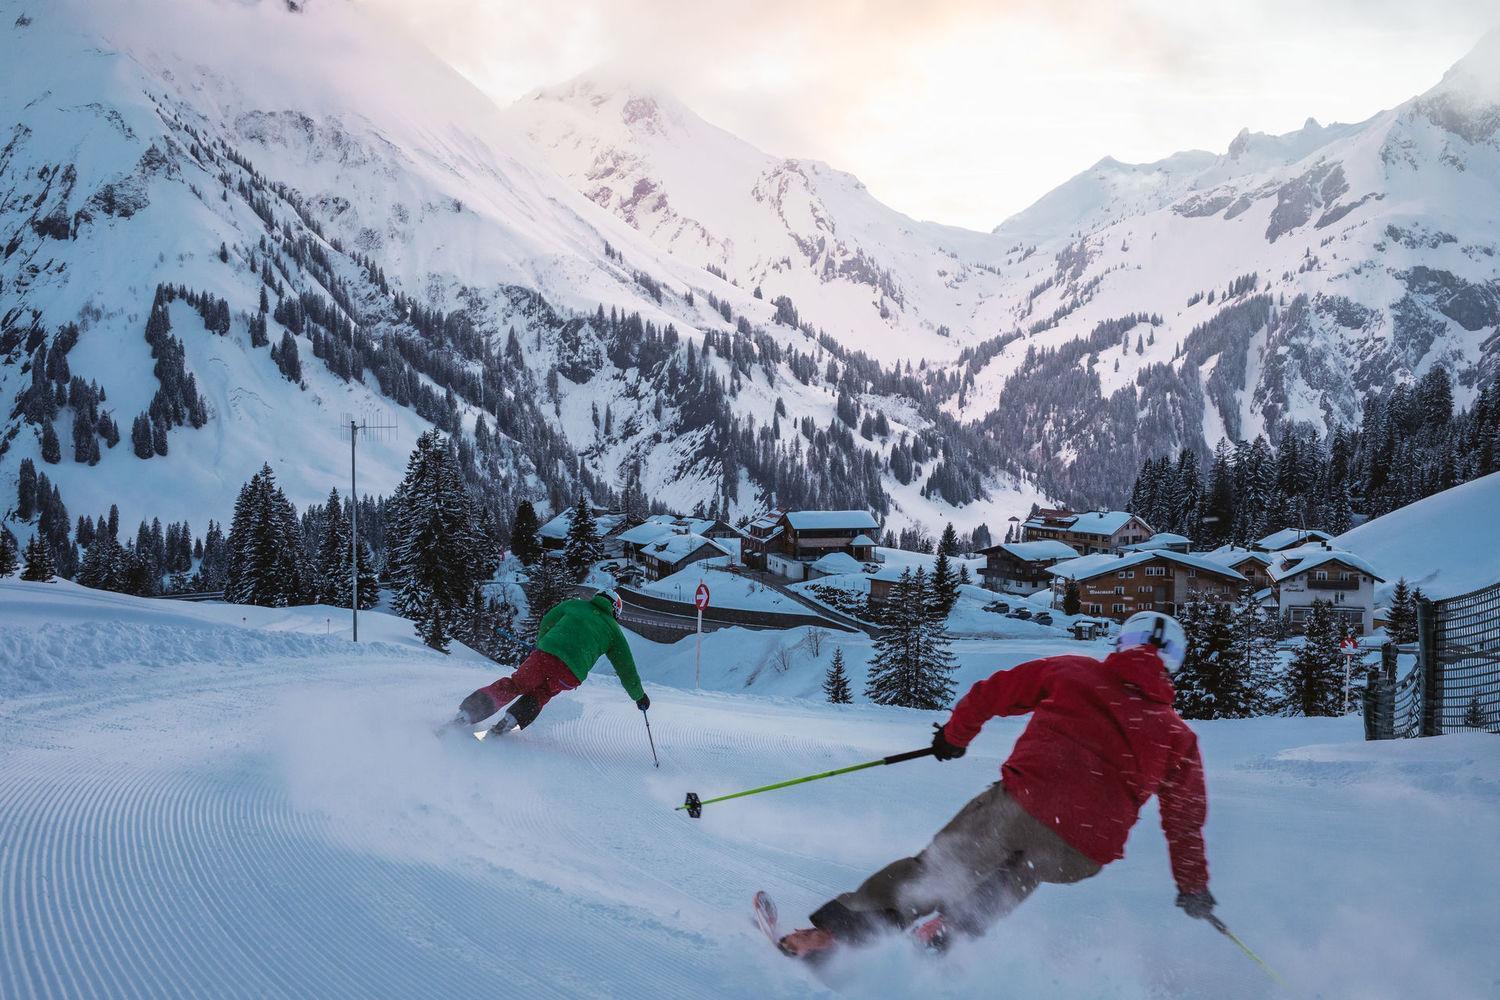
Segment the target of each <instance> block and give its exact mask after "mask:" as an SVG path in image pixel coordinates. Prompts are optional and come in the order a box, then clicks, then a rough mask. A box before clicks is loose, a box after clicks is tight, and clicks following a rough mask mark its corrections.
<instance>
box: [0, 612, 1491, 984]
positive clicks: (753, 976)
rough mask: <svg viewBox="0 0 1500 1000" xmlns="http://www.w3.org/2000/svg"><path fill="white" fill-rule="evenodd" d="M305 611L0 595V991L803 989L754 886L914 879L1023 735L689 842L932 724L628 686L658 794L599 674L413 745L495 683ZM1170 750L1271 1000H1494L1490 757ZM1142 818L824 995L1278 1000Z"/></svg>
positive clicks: (1293, 744)
mask: <svg viewBox="0 0 1500 1000" xmlns="http://www.w3.org/2000/svg"><path fill="white" fill-rule="evenodd" d="M241 616H243V617H244V618H245V619H246V620H245V622H244V623H243V625H244V626H246V627H243V628H242V627H241V624H242V623H241V622H240V618H241ZM326 617H327V614H326V610H325V609H308V610H293V611H256V610H255V609H244V608H234V607H223V606H217V607H210V606H197V607H183V606H180V605H174V604H162V603H156V602H148V601H138V600H133V599H129V598H121V597H118V596H115V595H105V594H97V593H93V592H88V591H83V590H79V589H77V588H73V587H69V586H67V585H34V584H20V583H15V582H4V583H0V695H3V696H4V697H3V701H0V995H3V996H6V997H32V996H105V995H107V996H169V995H180V996H323V997H334V996H361V997H370V996H450V997H451V996H455V995H463V996H468V995H477V994H488V993H497V992H498V993H503V994H504V995H508V996H525V997H547V996H560V997H581V996H583V997H587V996H597V997H650V998H652V1000H656V998H663V997H679V996H680V997H702V996H705V995H714V996H723V997H757V998H760V997H766V996H831V995H834V994H832V993H831V992H829V990H828V988H827V987H825V986H824V985H823V984H822V983H820V982H819V981H818V980H816V979H814V978H812V977H810V976H809V975H808V974H807V973H806V972H805V971H804V970H802V969H800V968H799V967H797V966H795V965H793V964H791V963H789V962H787V961H785V960H783V959H782V958H780V957H779V956H778V955H776V954H775V953H774V952H772V951H771V950H770V949H769V948H768V947H767V946H766V945H765V943H764V942H763V941H762V940H761V939H760V937H759V935H758V933H757V932H756V931H755V930H754V929H753V928H751V927H750V925H749V922H748V919H747V908H748V900H749V897H750V895H751V893H752V892H753V891H754V890H755V889H757V888H761V887H765V888H767V889H769V890H771V891H772V892H773V893H774V894H775V895H776V896H777V898H778V900H779V901H780V903H781V905H782V908H783V911H784V913H785V914H786V916H787V918H788V919H792V920H795V919H797V918H798V917H800V915H801V914H802V913H805V912H806V911H807V910H808V909H810V908H811V907H812V906H814V905H816V904H817V903H818V902H820V901H821V900H822V899H824V898H825V897H827V896H828V895H830V894H832V893H834V892H836V891H838V890H841V889H844V888H847V887H850V886H852V885H853V884H854V883H855V882H856V881H857V880H858V879H859V878H860V877H862V875H863V874H865V873H866V872H868V871H869V870H871V869H872V868H873V867H874V866H876V865H878V864H880V863H883V862H884V861H887V860H889V859H890V858H892V857H894V856H896V855H897V854H899V853H903V852H907V851H911V850H914V849H916V848H917V847H919V846H920V845H921V844H922V843H923V842H924V841H925V839H926V837H927V836H928V835H929V834H930V833H931V832H932V830H933V829H935V828H936V827H937V826H938V825H939V824H940V823H942V822H943V821H944V820H945V819H946V818H947V817H948V816H949V814H951V813H952V812H953V811H954V810H955V809H956V808H957V807H958V806H959V805H960V804H961V803H962V802H963V801H965V800H966V799H967V798H968V797H969V796H970V795H972V794H973V793H975V792H976V791H977V790H979V789H980V788H982V787H983V786H984V785H985V784H986V783H987V782H989V781H990V780H992V779H993V777H994V775H995V770H996V767H997V765H998V763H999V761H1000V759H1001V758H1002V757H1003V755H1004V754H1005V752H1006V751H1007V749H1008V748H1009V746H1010V744H1011V742H1012V740H1013V739H1014V737H1015V736H1016V734H1017V733H1018V732H1019V730H1020V723H1019V722H1018V721H996V722H994V723H992V724H991V725H990V727H989V728H988V729H987V730H986V732H985V733H984V735H983V736H982V737H981V738H980V740H979V741H978V742H977V744H976V745H975V747H974V749H973V751H972V752H971V753H970V754H969V755H968V756H967V757H966V758H964V759H963V760H961V761H957V762H954V763H951V764H941V765H940V764H937V763H935V762H932V761H920V762H915V763H913V764H909V765H904V766H902V767H898V768H891V769H882V770H878V771H874V772H868V773H863V774H858V775H852V776H848V777H844V778H840V779H835V780H830V781H826V782H820V783H817V784H814V785H809V786H805V787H803V788H798V789H792V790H788V791H784V792H780V793H775V794H772V795H766V796H762V797H757V798H754V799H747V800H744V801H740V802H736V803H733V804H725V805H723V806H719V807H714V806H710V807H708V810H707V811H706V813H705V815H704V818H703V819H702V820H700V821H697V822H694V821H691V820H689V819H687V818H686V817H685V816H684V815H683V814H682V813H677V812H674V811H673V810H672V806H673V805H675V804H677V803H678V802H680V801H681V797H682V794H683V792H684V791H686V790H687V789H694V790H696V791H699V792H700V793H703V794H705V795H708V794H712V793H718V792H724V791H729V790H733V789H736V788H740V787H744V786H748V785H751V784H758V783H761V782H764V781H769V780H773V779H776V778H780V777H784V776H790V775H794V774H800V773H807V772H810V771H814V770H821V769H824V768H828V767H833V766H836V765H839V764H844V763H850V762H853V761H857V760H861V759H867V758H870V757H873V756H876V755H879V754H884V753H888V752H891V751H895V750H901V749H905V748H908V747H912V746H917V745H920V744H922V743H925V741H926V739H927V735H928V724H929V722H930V721H931V720H932V719H933V718H935V715H934V714H933V713H922V712H912V711H902V710H894V709H880V708H874V707H869V706H855V707H852V708H845V709H835V708H831V707H828V706H824V705H819V704H817V703H814V702H808V701H795V700H789V699H765V698H756V697H749V696H732V695H726V694H713V693H704V694H694V693H692V692H690V691H684V690H671V689H667V688H664V687H662V686H661V685H660V684H659V683H658V682H657V681H656V678H655V674H654V668H653V663H651V662H646V663H645V665H644V666H645V669H644V672H645V675H646V679H647V685H648V687H649V688H650V690H651V693H652V697H653V701H654V703H655V707H654V708H653V710H652V721H653V726H654V729H655V733H656V740H657V746H658V748H659V749H660V751H661V756H662V768H661V770H660V771H654V770H652V768H651V766H650V762H649V757H648V754H647V750H646V745H645V734H644V732H643V730H642V727H641V723H640V713H638V712H637V711H636V710H635V709H634V707H633V706H632V705H630V703H629V702H628V700H627V699H625V698H624V697H622V695H621V693H620V690H619V687H618V684H617V683H616V682H615V680H614V679H613V678H612V677H611V676H609V674H608V670H607V668H606V669H601V670H600V671H599V672H597V673H596V675H595V677H594V678H593V679H591V680H590V682H589V683H587V684H585V685H584V686H583V687H582V688H581V689H580V690H579V691H577V692H575V693H574V694H572V695H569V696H567V697H565V698H564V699H561V700H559V701H558V702H556V703H554V704H553V705H552V706H550V707H549V708H548V710H547V711H546V712H545V713H544V714H543V715H542V717H541V718H540V719H539V720H538V722H537V723H536V725H535V726H534V727H532V728H531V729H529V730H528V731H527V732H526V733H525V734H523V735H522V736H520V737H518V738H515V739H510V740H506V741H504V742H503V743H502V744H501V745H498V746H496V745H488V744H480V743H473V742H471V741H469V740H467V739H454V740H451V741H447V742H440V741H438V740H434V739H433V738H432V737H431V736H429V735H428V730H429V727H430V725H431V723H432V722H433V721H434V720H436V719H439V718H442V717H444V716H445V715H447V714H448V713H449V712H451V710H452V707H453V705H454V703H455V702H456V701H457V700H458V699H459V698H460V697H461V696H462V695H463V694H465V693H467V692H468V691H469V690H470V689H471V688H472V687H474V686H475V685H476V684H478V683H481V682H482V681H484V680H486V679H488V678H489V677H490V676H491V675H492V673H493V670H492V669H491V667H490V666H489V665H487V664H486V663H484V662H482V661H480V660H479V659H478V658H477V657H475V656H473V655H472V654H469V653H467V652H466V651H462V650H459V651H457V652H456V653H455V655H454V656H452V657H451V658H443V657H439V656H437V655H435V654H431V653H427V652H424V651H422V650H420V649H419V648H417V647H416V646H415V645H414V644H413V643H412V642H411V640H410V637H409V633H407V632H406V631H405V629H406V626H405V625H404V624H403V623H401V622H398V621H395V620H392V619H388V618H383V617H382V616H378V615H369V616H367V620H368V623H369V624H368V628H369V630H370V632H369V634H370V635H372V636H376V637H378V638H379V640H380V642H379V643H370V644H368V645H366V646H363V647H362V648H360V649H359V650H357V651H356V650H355V649H354V648H353V647H352V646H350V645H348V644H347V643H346V642H344V641H342V640H340V639H339V638H337V636H325V635H323V634H321V633H322V631H323V630H324V629H325V628H327V627H329V626H328V625H327V624H326V623H325V621H324V619H325V618H326ZM127 640H128V641H127ZM640 652H641V653H642V654H643V660H644V659H645V654H647V653H648V652H650V649H649V648H648V647H645V646H643V647H642V648H641V649H640ZM23 657H24V658H25V659H24V661H23V659H22V658H23ZM25 670H39V671H42V672H43V673H45V675H46V676H45V683H40V682H38V681H36V680H35V678H33V679H30V680H21V678H22V677H23V671H25ZM710 679H712V677H711V678H710ZM1198 729H1199V732H1200V735H1201V738H1202V742H1203V746H1204V753H1205V757H1206V760H1207V765H1208V772H1209V788H1210V791H1211V794H1212V797H1213V807H1212V810H1211V815H1210V820H1209V825H1208V830H1207V833H1208V842H1209V853H1210V858H1211V862H1212V865H1213V871H1214V891H1215V893H1216V895H1217V896H1218V897H1219V899H1220V901H1221V906H1220V910H1221V913H1222V915H1223V916H1224V917H1225V919H1227V920H1228V921H1229V922H1230V924H1231V925H1232V926H1234V927H1235V928H1236V929H1237V930H1238V931H1240V933H1241V934H1242V935H1243V936H1244V937H1245V939H1246V940H1247V941H1249V942H1250V943H1251V944H1252V945H1253V946H1254V947H1256V948H1257V949H1259V950H1260V951H1261V952H1262V953H1263V954H1264V955H1265V956H1266V958H1267V959H1268V960H1269V961H1271V962H1272V963H1274V964H1275V965H1276V967H1277V968H1278V969H1279V971H1281V972H1282V974H1283V975H1285V976H1286V977H1287V978H1288V979H1289V980H1290V981H1291V982H1292V983H1293V984H1294V986H1295V988H1296V992H1297V993H1298V994H1299V995H1303V996H1314V995H1321V996H1324V997H1355V996H1358V997H1366V998H1370V997H1400V998H1402V1000H1406V998H1409V997H1413V996H1444V997H1480V996H1492V995H1493V987H1494V983H1495V981H1496V979H1497V977H1500V958H1497V955H1496V953H1495V951H1494V949H1493V940H1494V935H1495V931H1496V928H1497V927H1500V902H1497V900H1496V898H1495V896H1494V894H1493V893H1492V892H1490V891H1488V887H1490V886H1493V885H1495V884H1497V882H1500V857H1497V855H1496V853H1495V852H1494V850H1493V845H1492V843H1491V840H1492V831H1493V830H1495V829H1496V828H1497V824H1500V781H1497V778H1496V775H1497V774H1500V740H1495V739H1493V738H1491V737H1485V736H1469V737H1444V738H1441V739H1434V740H1426V741H1420V742H1419V741H1411V742H1402V743H1390V744H1364V743H1361V742H1359V731H1358V724H1357V722H1356V721H1355V720H1353V719H1349V720H1287V719H1272V720H1264V721H1257V722H1248V723H1223V724H1211V725H1202V726H1199V727H1198ZM1156 826H1157V824H1156V817H1155V809H1154V807H1150V808H1148V811H1147V815H1146V816H1144V817H1143V819H1142V822H1141V824H1140V826H1139V827H1138V828H1137V830H1136V833H1135V836H1134V837H1133V838H1132V840H1131V843H1130V846H1129V851H1130V856H1129V858H1127V859H1126V860H1125V861H1123V862H1121V863H1119V864H1117V865H1113V866H1111V867H1110V868H1109V869H1107V870H1106V871H1105V873H1104V874H1102V875H1101V876H1100V877H1098V878H1096V879H1093V880H1091V881H1088V882H1086V883H1083V884H1080V885H1077V886H1072V887H1066V888H1064V887H1049V888H1044V889H1043V890H1041V891H1040V892H1038V894H1037V895H1036V897H1034V898H1033V899H1032V900H1031V901H1029V902H1028V903H1027V904H1026V905H1025V906H1024V907H1023V908H1022V909H1021V910H1020V911H1018V913H1017V914H1016V915H1015V916H1014V917H1013V918H1012V919H1010V920H1009V921H1008V922H1007V923H1006V924H1005V925H1004V926H1003V927H1001V928H999V929H997V930H996V931H995V932H994V933H993V934H992V935H991V936H990V937H989V938H988V939H987V940H986V941H985V942H983V943H982V944H980V945H977V946H970V947H965V948H962V949H959V950H957V951H956V952H955V953H953V954H952V955H951V956H950V957H949V958H948V959H947V960H946V961H945V962H943V963H935V962H932V961H929V960H927V959H925V958H923V957H921V956H919V955H917V954H915V953H914V952H913V951H911V950H910V949H908V948H907V947H906V946H905V945H904V944H901V943H899V942H895V943H892V944H891V945H889V946H888V947H885V948H882V949H877V950H875V951H872V952H868V953H865V954H864V955H863V956H862V957H863V960H864V961H863V962H862V964H861V966H860V967H859V968H852V967H839V968H835V969H834V970H833V974H834V976H835V977H837V978H838V979H839V981H840V984H841V990H842V993H843V995H850V996H872V995H874V996H923V997H936V996H955V997H957V996H978V995H993V994H994V991H995V984H996V983H1005V984H1006V988H1005V989H1004V991H1003V995H1007V996H1048V997H1051V996H1066V997H1163V996H1214V997H1259V996H1273V995H1277V994H1275V993H1273V988H1272V987H1271V986H1270V984H1269V982H1268V981H1267V980H1266V979H1264V978H1263V976H1262V974H1261V973H1260V972H1259V971H1258V970H1257V969H1256V968H1255V967H1254V966H1253V965H1252V964H1250V963H1249V962H1248V961H1247V960H1246V959H1244V958H1243V957H1242V956H1240V955H1239V954H1238V953H1237V952H1236V951H1235V950H1234V949H1233V947H1232V946H1230V945H1229V944H1228V943H1227V942H1225V941H1222V940H1221V939H1219V938H1218V937H1216V936H1215V935H1214V934H1213V932H1212V931H1210V930H1209V929H1208V928H1206V927H1205V926H1204V925H1202V924H1199V923H1196V922H1193V921H1190V920H1188V919H1186V918H1184V917H1183V916H1182V915H1181V914H1180V913H1179V912H1178V911H1176V910H1175V909H1174V908H1173V907H1172V905H1171V900H1172V892H1173V890H1172V886H1171V884H1170V881H1169V879H1168V875H1167V862H1166V857H1165V851H1164V848H1163V844H1162V840H1161V836H1160V834H1159V832H1158V831H1157V829H1156Z"/></svg>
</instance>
